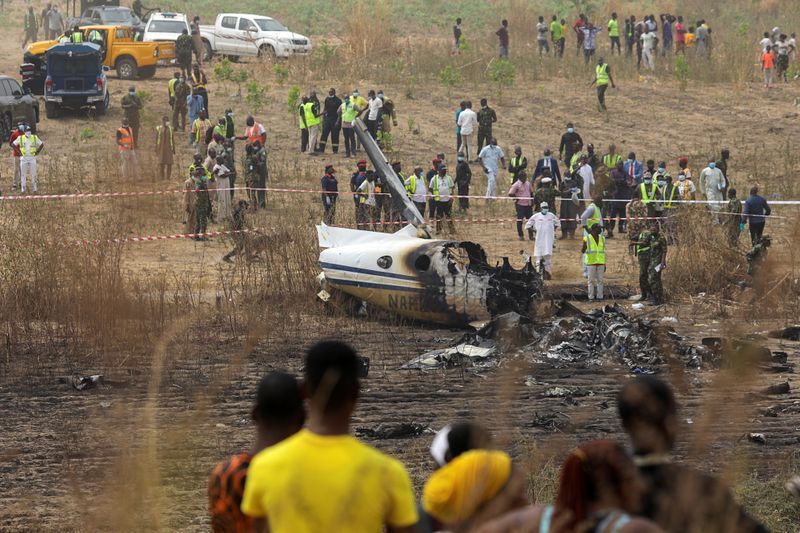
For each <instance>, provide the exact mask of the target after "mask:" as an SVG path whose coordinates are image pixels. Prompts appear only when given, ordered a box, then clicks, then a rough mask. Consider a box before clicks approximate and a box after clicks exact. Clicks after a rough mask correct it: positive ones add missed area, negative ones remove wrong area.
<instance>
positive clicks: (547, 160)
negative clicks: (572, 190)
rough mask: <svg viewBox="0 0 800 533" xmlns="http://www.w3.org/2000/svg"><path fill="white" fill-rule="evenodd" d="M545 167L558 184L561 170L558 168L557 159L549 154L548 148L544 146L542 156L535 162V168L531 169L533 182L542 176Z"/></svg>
mask: <svg viewBox="0 0 800 533" xmlns="http://www.w3.org/2000/svg"><path fill="white" fill-rule="evenodd" d="M545 169H549V170H550V177H551V178H553V179H555V180H556V182H555V184H556V185H560V184H561V171H560V170H559V168H558V160H557V159H556V158H554V157H552V155H551V152H550V148H546V149H545V151H544V157H542V158H541V159H540V160H539V161H537V162H536V169H535V170H534V171H533V180H534V182H536V180H537V179H539V178H540V177H541V176H542V174H543V172H544V170H545Z"/></svg>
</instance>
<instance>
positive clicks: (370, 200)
mask: <svg viewBox="0 0 800 533" xmlns="http://www.w3.org/2000/svg"><path fill="white" fill-rule="evenodd" d="M365 191H366V193H367V200H366V201H365V202H364V203H365V204H366V205H371V206H372V207H375V206H376V205H378V204H377V202H375V182H374V181H369V180H364V182H363V183H362V184H361V185H359V186H358V192H365Z"/></svg>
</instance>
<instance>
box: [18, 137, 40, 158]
mask: <svg viewBox="0 0 800 533" xmlns="http://www.w3.org/2000/svg"><path fill="white" fill-rule="evenodd" d="M42 144H44V143H43V142H42V140H41V139H40V138H39V136H38V135H37V136H36V142H33V135H31V136H30V137H28V136H27V135H23V136H21V137H17V138H16V139H14V146H18V147H19V148H20V152H24V153H26V154H28V155H24V156H22V157H25V158H28V159H32V158H34V157H36V156H35V155H33V154H32V153H31V148H33V147H35V148H36V152H37V153H38V151H39V147H40V146H42Z"/></svg>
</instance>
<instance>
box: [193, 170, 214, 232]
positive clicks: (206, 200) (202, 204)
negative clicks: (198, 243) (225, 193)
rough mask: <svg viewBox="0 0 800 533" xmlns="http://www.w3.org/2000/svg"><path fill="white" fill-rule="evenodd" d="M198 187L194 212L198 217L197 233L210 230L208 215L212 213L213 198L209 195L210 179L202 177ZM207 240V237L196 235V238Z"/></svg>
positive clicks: (195, 230) (195, 192)
mask: <svg viewBox="0 0 800 533" xmlns="http://www.w3.org/2000/svg"><path fill="white" fill-rule="evenodd" d="M196 186H197V188H196V189H195V191H194V194H195V199H194V202H195V203H194V212H195V216H196V217H197V222H196V223H195V227H194V232H195V233H205V232H206V231H207V230H208V217H209V215H211V198H210V197H209V195H208V181H206V180H205V179H200V180H199V181H197V185H196ZM201 239H202V240H205V237H197V236H196V237H195V240H201Z"/></svg>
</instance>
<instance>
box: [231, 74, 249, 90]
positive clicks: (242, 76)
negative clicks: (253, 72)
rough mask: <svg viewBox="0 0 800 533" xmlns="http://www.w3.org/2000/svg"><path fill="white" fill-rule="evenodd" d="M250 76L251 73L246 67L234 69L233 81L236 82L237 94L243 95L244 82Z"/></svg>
mask: <svg viewBox="0 0 800 533" xmlns="http://www.w3.org/2000/svg"><path fill="white" fill-rule="evenodd" d="M248 78H250V74H249V73H248V72H247V71H246V70H245V69H243V68H242V69H237V70H234V71H233V75H232V76H231V81H232V82H233V83H235V84H236V90H237V91H238V92H237V94H238V95H239V96H242V84H243V83H244V82H246V81H247V80H248Z"/></svg>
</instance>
